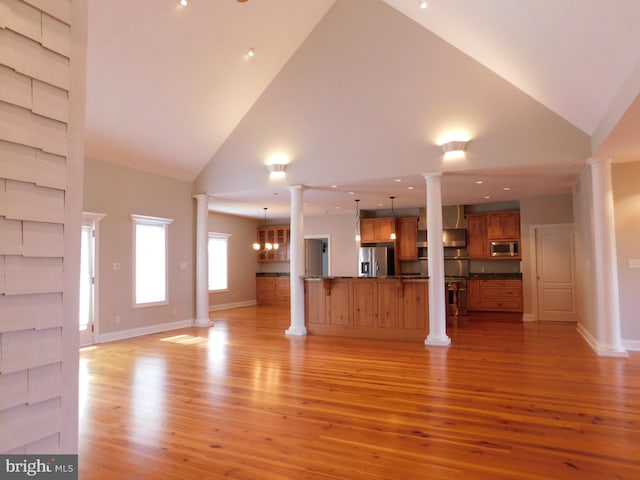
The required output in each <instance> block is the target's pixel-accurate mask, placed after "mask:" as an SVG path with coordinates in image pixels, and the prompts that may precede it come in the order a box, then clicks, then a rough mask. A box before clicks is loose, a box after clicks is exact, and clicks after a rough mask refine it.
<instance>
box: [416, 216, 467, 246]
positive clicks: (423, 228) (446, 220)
mask: <svg viewBox="0 0 640 480" xmlns="http://www.w3.org/2000/svg"><path fill="white" fill-rule="evenodd" d="M442 242H443V243H444V246H445V247H455V248H461V247H466V246H467V220H466V218H465V216H464V205H447V206H445V207H442ZM417 246H418V247H419V248H420V247H427V246H428V245H427V209H426V208H421V209H420V216H419V218H418V239H417Z"/></svg>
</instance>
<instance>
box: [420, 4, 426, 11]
mask: <svg viewBox="0 0 640 480" xmlns="http://www.w3.org/2000/svg"><path fill="white" fill-rule="evenodd" d="M420 8H421V9H423V10H424V9H425V8H427V2H420Z"/></svg>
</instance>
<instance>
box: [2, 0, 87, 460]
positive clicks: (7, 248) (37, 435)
mask: <svg viewBox="0 0 640 480" xmlns="http://www.w3.org/2000/svg"><path fill="white" fill-rule="evenodd" d="M71 18H72V6H71V0H0V452H15V453H20V452H23V453H43V452H57V451H60V450H61V448H62V447H61V436H62V432H63V431H64V428H66V427H65V425H64V423H65V421H64V419H65V418H66V416H65V414H64V412H63V408H64V406H63V405H64V403H65V402H67V401H68V400H67V398H66V397H65V395H70V396H71V395H77V384H76V388H75V391H73V389H72V391H70V392H66V391H64V386H65V382H64V381H63V376H64V375H65V368H63V367H66V365H65V364H64V354H63V348H64V344H65V335H67V334H68V332H65V331H64V329H65V328H68V323H65V313H64V312H65V305H64V303H63V302H64V301H65V300H66V301H69V299H74V300H77V297H76V296H75V295H69V296H67V294H66V292H65V285H67V284H66V283H65V282H66V280H65V278H66V277H65V274H66V273H69V272H66V273H65V268H67V269H69V268H70V266H71V267H73V266H75V262H74V261H70V260H69V259H68V258H65V241H66V240H65V234H67V235H69V233H68V232H74V230H73V228H69V225H68V218H69V217H68V215H69V191H68V184H69V178H68V172H69V171H70V167H69V152H68V149H69V145H70V143H69V119H70V103H69V92H70V84H71V80H72V79H71V69H70V59H71V51H72V36H71ZM67 322H68V321H67ZM76 325H77V321H76ZM71 363H73V362H71ZM71 371H73V368H71ZM71 404H74V401H73V400H72V401H71ZM71 428H73V426H71ZM72 443H73V442H72ZM65 453H66V452H65ZM69 453H70V452H69Z"/></svg>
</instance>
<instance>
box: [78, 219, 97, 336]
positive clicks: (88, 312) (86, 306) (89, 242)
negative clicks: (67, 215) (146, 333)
mask: <svg viewBox="0 0 640 480" xmlns="http://www.w3.org/2000/svg"><path fill="white" fill-rule="evenodd" d="M80 252H81V253H80V315H79V320H80V322H79V325H80V345H91V344H93V343H94V338H93V332H94V305H95V301H94V298H95V276H94V273H95V237H94V228H93V222H86V223H84V224H83V225H82V248H81V250H80Z"/></svg>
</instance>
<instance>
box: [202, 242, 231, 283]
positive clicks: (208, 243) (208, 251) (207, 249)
mask: <svg viewBox="0 0 640 480" xmlns="http://www.w3.org/2000/svg"><path fill="white" fill-rule="evenodd" d="M210 238H226V239H227V288H221V289H219V290H212V289H210V288H209V239H210ZM229 238H231V234H230V233H218V232H208V234H207V290H208V291H209V292H210V293H225V292H228V291H229V249H228V247H229Z"/></svg>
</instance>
